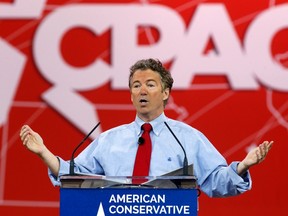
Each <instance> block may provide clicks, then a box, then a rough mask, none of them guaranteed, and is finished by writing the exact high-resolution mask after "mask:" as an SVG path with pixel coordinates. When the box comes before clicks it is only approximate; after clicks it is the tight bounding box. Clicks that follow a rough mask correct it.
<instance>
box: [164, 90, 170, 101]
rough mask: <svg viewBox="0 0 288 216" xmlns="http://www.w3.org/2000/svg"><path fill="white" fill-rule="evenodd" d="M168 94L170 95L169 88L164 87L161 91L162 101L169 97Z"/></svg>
mask: <svg viewBox="0 0 288 216" xmlns="http://www.w3.org/2000/svg"><path fill="white" fill-rule="evenodd" d="M169 95H170V91H169V88H166V89H165V90H164V91H163V101H164V100H167V99H168V98H169Z"/></svg>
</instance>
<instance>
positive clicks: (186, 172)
mask: <svg viewBox="0 0 288 216" xmlns="http://www.w3.org/2000/svg"><path fill="white" fill-rule="evenodd" d="M164 124H165V125H166V127H167V128H168V129H169V131H170V133H171V134H172V135H173V136H174V138H175V140H176V141H177V142H178V144H179V145H180V147H181V148H182V150H183V152H184V160H183V175H184V176H187V175H188V159H187V155H186V151H185V149H184V147H183V145H182V144H181V142H180V141H179V140H178V138H177V137H176V135H175V134H174V133H173V131H172V130H171V128H170V127H169V125H168V124H167V123H166V122H164Z"/></svg>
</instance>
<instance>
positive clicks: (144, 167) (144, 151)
mask: <svg viewBox="0 0 288 216" xmlns="http://www.w3.org/2000/svg"><path fill="white" fill-rule="evenodd" d="M141 128H142V129H143V133H142V136H141V137H142V138H143V140H144V142H143V143H142V144H141V143H139V145H138V150H137V154H136V158H135V163H134V171H133V176H148V175H149V168H150V160H151V152H152V144H151V138H150V131H151V130H152V126H151V125H150V124H149V123H145V124H143V125H142V127H141ZM143 182H144V181H141V179H139V180H138V179H134V180H133V183H134V184H140V183H143Z"/></svg>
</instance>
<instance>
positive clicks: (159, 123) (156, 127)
mask: <svg viewBox="0 0 288 216" xmlns="http://www.w3.org/2000/svg"><path fill="white" fill-rule="evenodd" d="M165 121H167V117H166V116H165V114H164V112H163V113H162V114H161V115H160V116H158V117H157V118H156V119H154V120H152V121H151V122H148V123H150V124H151V125H152V128H153V133H154V134H155V135H156V136H159V134H160V132H161V130H162V128H163V127H164V122H165ZM135 123H136V131H137V135H138V136H139V135H140V134H141V126H142V125H143V124H144V123H145V122H144V121H143V120H142V119H140V118H139V117H138V116H137V115H136V119H135Z"/></svg>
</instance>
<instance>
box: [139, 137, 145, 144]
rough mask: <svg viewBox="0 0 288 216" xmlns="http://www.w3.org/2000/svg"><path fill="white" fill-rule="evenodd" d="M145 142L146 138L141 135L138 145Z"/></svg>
mask: <svg viewBox="0 0 288 216" xmlns="http://www.w3.org/2000/svg"><path fill="white" fill-rule="evenodd" d="M144 142H145V139H144V138H143V137H139V139H138V145H142V144H143V143H144Z"/></svg>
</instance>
